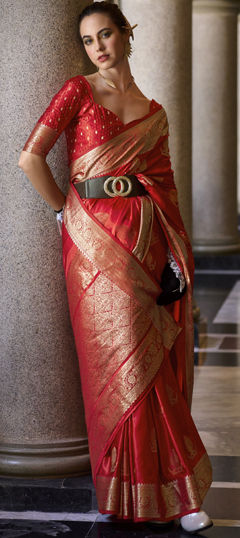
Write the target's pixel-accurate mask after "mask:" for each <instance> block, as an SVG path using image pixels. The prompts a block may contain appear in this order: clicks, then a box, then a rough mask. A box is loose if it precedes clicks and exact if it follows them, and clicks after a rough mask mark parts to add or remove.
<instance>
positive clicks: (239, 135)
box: [237, 15, 240, 215]
mask: <svg viewBox="0 0 240 538" xmlns="http://www.w3.org/2000/svg"><path fill="white" fill-rule="evenodd" d="M237 59H238V96H237V102H238V128H237V131H238V214H239V215H240V15H238V52H237Z"/></svg>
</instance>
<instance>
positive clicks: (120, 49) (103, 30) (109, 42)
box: [80, 13, 128, 69]
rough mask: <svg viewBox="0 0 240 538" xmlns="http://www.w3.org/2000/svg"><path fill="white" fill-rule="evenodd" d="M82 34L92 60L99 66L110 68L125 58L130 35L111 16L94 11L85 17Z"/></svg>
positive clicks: (81, 27) (81, 29)
mask: <svg viewBox="0 0 240 538" xmlns="http://www.w3.org/2000/svg"><path fill="white" fill-rule="evenodd" d="M80 35H81V38H82V40H83V44H84V47H85V50H86V52H87V54H88V56H89V58H90V60H91V61H92V62H93V64H94V65H96V66H97V67H98V68H100V69H109V68H110V67H114V66H115V65H117V64H118V63H119V61H121V60H122V59H123V56H124V51H125V44H126V42H127V41H128V35H127V32H126V33H121V32H120V30H119V29H118V27H117V26H116V25H115V24H114V23H113V22H112V20H111V18H110V17H109V16H107V15H104V14H103V13H94V14H92V15H88V16H86V17H84V19H83V20H82V22H81V24H80Z"/></svg>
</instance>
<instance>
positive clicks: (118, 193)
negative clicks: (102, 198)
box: [103, 176, 132, 198]
mask: <svg viewBox="0 0 240 538" xmlns="http://www.w3.org/2000/svg"><path fill="white" fill-rule="evenodd" d="M110 182H112V185H111V189H112V191H110V190H109V187H108V185H109V183H110ZM125 182H126V183H127V189H126V190H125V185H126V184H125ZM117 183H120V190H118V189H117ZM103 189H104V192H105V193H106V194H107V195H108V196H111V198H114V197H115V196H123V197H125V196H128V195H129V194H130V192H132V182H131V179H130V178H129V177H127V176H118V177H116V176H110V177H108V178H107V179H105V181H104V184H103Z"/></svg>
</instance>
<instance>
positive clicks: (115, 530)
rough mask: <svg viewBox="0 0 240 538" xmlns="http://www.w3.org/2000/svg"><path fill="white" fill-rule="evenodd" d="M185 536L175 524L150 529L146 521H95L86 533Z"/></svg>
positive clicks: (95, 537) (91, 537) (128, 537)
mask: <svg viewBox="0 0 240 538" xmlns="http://www.w3.org/2000/svg"><path fill="white" fill-rule="evenodd" d="M157 536H159V537H162V538H186V534H185V533H184V532H183V531H182V529H181V528H180V527H179V526H177V525H173V526H169V528H168V529H165V530H163V529H161V528H159V529H156V530H155V529H152V528H151V527H150V526H148V525H147V524H146V523H131V522H126V521H125V522H116V523H104V522H98V521H97V522H96V523H94V525H93V527H92V528H91V530H90V532H89V533H88V534H87V538H156V537H157Z"/></svg>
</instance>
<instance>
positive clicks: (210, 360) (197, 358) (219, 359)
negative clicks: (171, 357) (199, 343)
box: [194, 351, 240, 366]
mask: <svg viewBox="0 0 240 538" xmlns="http://www.w3.org/2000/svg"><path fill="white" fill-rule="evenodd" d="M194 364H196V365H203V366H240V352H239V353H238V352H236V353H221V352H220V351H219V352H207V351H199V352H198V351H196V352H195V353H194Z"/></svg>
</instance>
